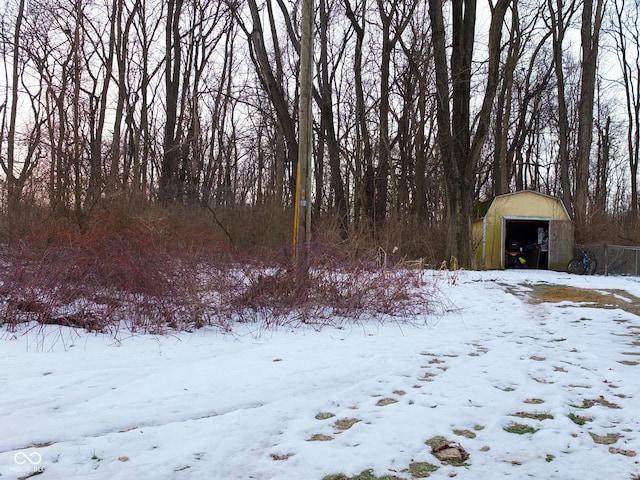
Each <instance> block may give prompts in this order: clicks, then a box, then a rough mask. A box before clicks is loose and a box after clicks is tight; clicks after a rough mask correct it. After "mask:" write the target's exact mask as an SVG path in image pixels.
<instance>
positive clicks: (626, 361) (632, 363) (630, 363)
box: [618, 360, 640, 367]
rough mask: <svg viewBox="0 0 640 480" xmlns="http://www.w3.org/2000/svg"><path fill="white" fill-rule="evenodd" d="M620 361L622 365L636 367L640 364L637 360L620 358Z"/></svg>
mask: <svg viewBox="0 0 640 480" xmlns="http://www.w3.org/2000/svg"><path fill="white" fill-rule="evenodd" d="M618 363H621V364H622V365H627V366H629V367H634V366H636V365H640V362H637V361H635V360H620V361H618Z"/></svg>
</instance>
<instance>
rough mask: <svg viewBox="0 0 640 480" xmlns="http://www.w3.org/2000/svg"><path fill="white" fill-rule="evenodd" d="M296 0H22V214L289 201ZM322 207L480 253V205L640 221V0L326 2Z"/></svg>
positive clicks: (12, 162) (8, 210)
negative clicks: (434, 233) (476, 228)
mask: <svg viewBox="0 0 640 480" xmlns="http://www.w3.org/2000/svg"><path fill="white" fill-rule="evenodd" d="M300 12H301V8H300V2H299V0H266V1H265V0H246V1H244V0H167V1H158V0H7V1H6V2H5V3H4V5H3V11H2V17H1V19H0V20H1V24H0V29H1V31H0V49H1V50H0V52H1V55H2V62H3V63H2V65H3V67H4V75H3V76H2V80H0V88H2V96H3V98H2V99H1V100H0V102H1V105H0V165H1V167H2V172H3V173H4V175H3V177H4V178H3V180H2V182H3V183H2V187H3V188H2V193H3V209H4V210H3V211H4V213H5V217H6V218H7V224H8V225H9V228H11V225H14V224H15V223H16V222H17V219H18V218H20V216H23V215H24V212H25V209H29V208H33V207H34V206H37V207H38V208H40V209H44V210H46V211H47V212H48V213H49V214H51V215H61V216H66V217H68V218H72V219H74V221H76V222H78V224H79V225H81V224H82V223H83V222H85V221H86V220H87V218H89V217H90V216H91V214H92V212H94V211H95V210H96V209H97V208H100V207H101V206H103V205H108V204H110V203H113V202H119V203H125V204H129V203H131V204H136V205H145V204H152V203H157V204H160V205H174V204H179V205H187V206H191V205H193V206H206V207H207V208H209V209H212V210H214V211H221V210H233V209H239V208H243V209H246V208H262V207H268V208H271V209H275V210H276V211H283V212H284V211H289V210H290V208H291V205H292V202H293V196H294V194H295V180H296V179H295V177H296V171H297V161H298V159H297V152H298V134H297V122H298V118H299V114H300V112H299V106H298V100H299V94H300V91H299V87H298V85H299V82H298V79H299V74H300V72H299V61H300ZM314 12H315V13H314V24H315V28H314V37H313V47H314V57H313V61H314V76H313V79H314V81H313V88H312V96H313V102H314V106H313V112H314V128H313V169H312V173H311V174H312V184H313V189H312V190H313V194H312V202H313V203H312V211H313V216H314V218H330V219H332V220H333V221H334V222H335V224H336V225H337V228H338V229H339V231H340V234H341V235H342V237H343V238H347V237H348V236H349V235H351V234H352V233H353V232H359V231H363V230H364V231H367V232H371V233H372V236H373V238H375V236H376V233H377V232H382V231H383V230H384V228H385V225H387V224H388V222H389V221H390V219H395V220H398V219H399V220H400V221H401V222H405V223H407V224H408V223H411V222H412V221H417V222H419V224H420V225H421V226H422V227H423V228H424V229H426V230H427V231H428V230H429V229H432V230H436V229H439V230H442V231H444V232H445V234H444V235H445V237H446V242H445V245H446V246H445V249H446V251H444V252H443V254H445V255H447V256H449V255H453V256H456V257H457V258H458V260H459V261H460V263H461V264H463V265H468V264H470V262H471V250H470V249H471V242H470V234H471V233H470V232H471V221H472V219H473V217H474V214H475V213H474V212H475V207H476V206H477V205H478V203H479V202H481V201H483V200H486V199H488V198H491V197H493V196H495V195H500V194H504V193H508V192H511V191H517V190H523V189H533V190H537V191H540V192H543V193H547V194H550V195H555V196H558V197H561V198H562V199H563V201H564V203H565V205H566V206H567V208H568V209H569V211H570V213H571V214H572V216H573V218H574V219H575V222H576V229H577V233H578V237H579V238H581V237H582V238H586V237H587V236H588V235H589V232H593V231H594V229H595V228H596V227H597V225H602V221H603V219H608V220H610V221H614V222H615V223H616V224H617V225H622V226H624V229H625V230H624V231H625V232H626V233H625V235H627V236H629V238H632V237H633V235H635V233H634V232H635V228H636V224H637V220H638V186H637V173H638V172H637V169H638V160H639V150H638V147H639V144H640V128H639V126H640V120H639V117H640V86H639V85H640V83H639V75H640V54H639V43H640V26H639V25H640V21H639V20H640V19H639V7H638V4H637V2H634V1H629V0H580V1H579V0H571V1H567V0H547V1H546V2H533V1H530V0H491V1H489V2H487V3H484V2H480V3H479V4H478V3H477V1H476V0H450V1H446V2H442V1H440V0H429V1H428V2H420V1H417V0H409V1H407V0H391V1H388V0H387V1H383V0H336V1H329V0H315V5H314Z"/></svg>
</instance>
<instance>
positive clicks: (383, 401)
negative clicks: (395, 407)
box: [376, 398, 398, 407]
mask: <svg viewBox="0 0 640 480" xmlns="http://www.w3.org/2000/svg"><path fill="white" fill-rule="evenodd" d="M393 403H398V400H396V399H395V398H381V399H380V400H378V401H377V402H376V405H377V406H378V407H386V406H387V405H391V404H393Z"/></svg>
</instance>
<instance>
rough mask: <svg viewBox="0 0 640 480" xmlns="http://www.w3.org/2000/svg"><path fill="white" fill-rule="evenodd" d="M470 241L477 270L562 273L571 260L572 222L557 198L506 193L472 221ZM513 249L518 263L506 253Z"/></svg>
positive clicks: (532, 194)
mask: <svg viewBox="0 0 640 480" xmlns="http://www.w3.org/2000/svg"><path fill="white" fill-rule="evenodd" d="M473 242H474V244H473V248H474V253H475V262H476V267H477V268H480V269H504V268H512V267H524V268H540V269H549V270H557V271H565V270H566V268H567V263H568V262H569V260H571V258H572V257H573V246H574V234H573V222H572V221H571V218H570V217H569V214H568V212H567V209H566V208H565V206H564V204H563V203H562V200H560V199H559V198H556V197H552V196H550V195H545V194H542V193H538V192H534V191H530V190H525V191H521V192H515V193H508V194H506V195H500V196H497V197H495V198H494V199H493V201H492V202H491V204H490V206H489V208H488V210H487V213H486V214H485V216H484V217H483V218H481V219H479V220H477V221H475V222H474V224H473ZM513 248H519V249H520V250H519V251H520V252H522V257H523V260H522V263H521V264H513V263H511V262H509V255H507V254H506V253H508V252H509V251H510V250H511V249H513ZM524 260H526V262H525V261H524Z"/></svg>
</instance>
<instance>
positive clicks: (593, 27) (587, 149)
mask: <svg viewBox="0 0 640 480" xmlns="http://www.w3.org/2000/svg"><path fill="white" fill-rule="evenodd" d="M605 2H606V0H596V4H595V11H594V2H593V0H583V2H582V24H581V27H580V40H581V46H582V68H581V82H580V100H579V103H578V151H577V153H576V188H575V198H574V214H575V220H576V224H577V229H578V231H581V230H584V229H585V228H586V227H587V218H588V216H587V215H588V198H589V166H590V159H591V143H592V140H593V105H594V98H595V85H596V71H597V65H598V63H597V62H598V46H599V43H600V30H601V27H602V19H603V16H604V8H605Z"/></svg>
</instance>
